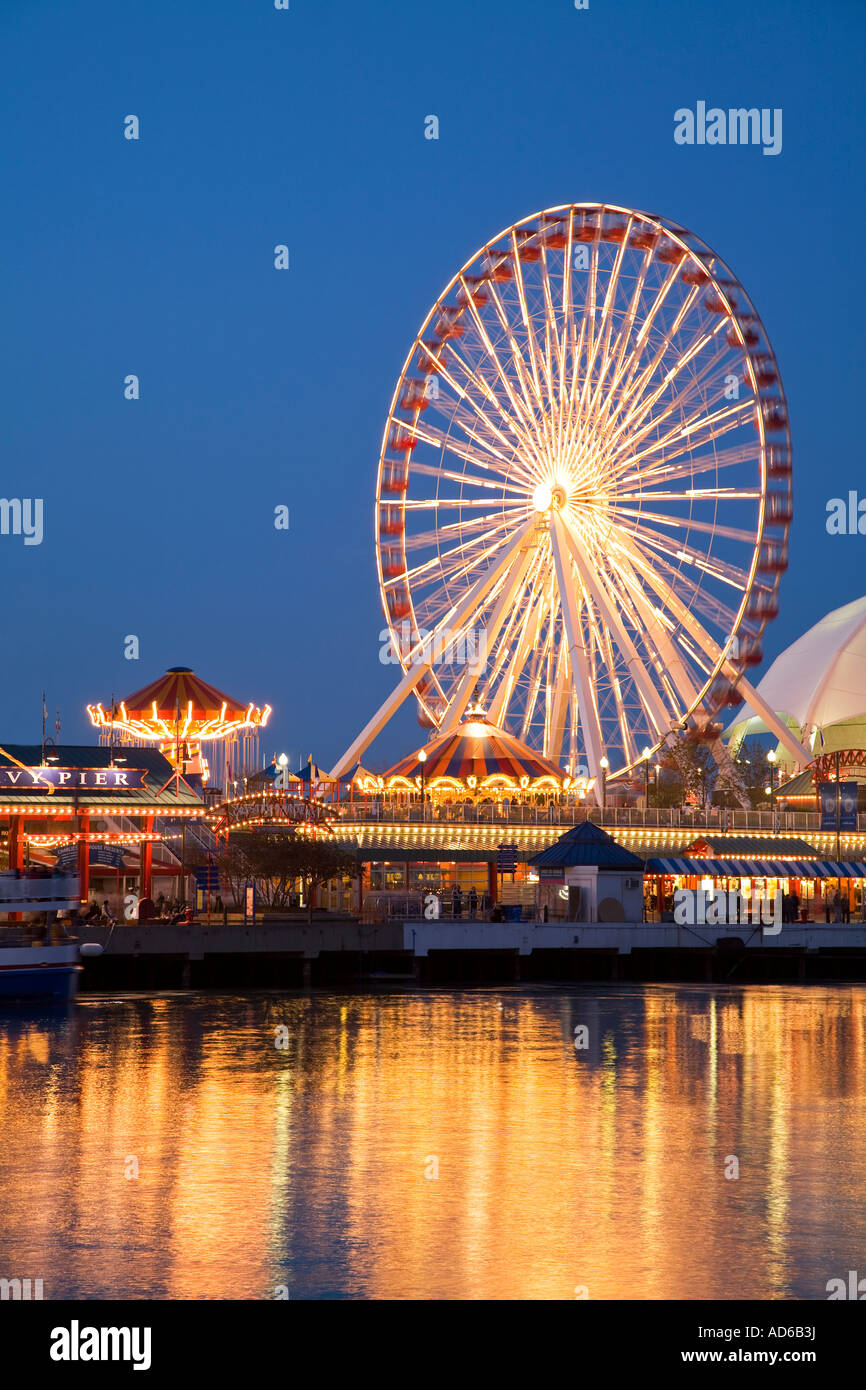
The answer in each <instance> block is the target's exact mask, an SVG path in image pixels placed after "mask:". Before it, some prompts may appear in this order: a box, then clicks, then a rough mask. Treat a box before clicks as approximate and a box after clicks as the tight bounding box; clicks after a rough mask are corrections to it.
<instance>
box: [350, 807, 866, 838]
mask: <svg viewBox="0 0 866 1390" xmlns="http://www.w3.org/2000/svg"><path fill="white" fill-rule="evenodd" d="M328 813H329V816H331V817H332V818H333V819H334V820H335V821H341V820H342V821H348V822H351V823H357V824H376V823H379V824H390V825H393V824H408V825H424V824H427V825H431V824H432V825H447V824H451V825H454V824H457V825H502V826H511V825H538V826H544V825H556V826H563V827H564V828H566V829H567V828H568V827H570V826H573V825H580V824H581V823H582V822H583V821H592V822H593V823H594V824H595V825H602V826H604V828H605V829H606V830H611V831H613V830H615V829H652V830H694V831H695V832H697V831H700V830H705V831H707V833H708V834H715V835H719V834H723V833H725V832H729V833H732V832H736V831H763V832H765V833H766V834H770V835H772V834H776V833H778V832H783V831H784V832H787V833H789V834H790V833H791V832H792V831H799V832H801V833H806V832H809V833H811V834H816V833H817V832H819V831H820V829H821V819H820V816H819V815H818V813H817V811H776V812H775V813H774V812H772V811H742V810H724V809H722V808H721V807H717V806H714V807H711V808H709V809H702V808H701V807H679V806H668V807H664V806H663V807H649V808H648V809H644V808H643V807H619V806H609V807H607V808H606V809H605V810H602V809H601V808H600V807H596V806H593V807H587V806H555V805H551V806H511V807H510V808H508V809H507V810H505V809H503V808H500V807H498V806H495V805H473V804H471V803H467V804H464V805H455V806H426V807H423V808H422V807H421V806H406V805H400V804H397V803H388V802H379V803H376V804H363V805H359V804H357V803H356V804H355V805H354V806H349V805H348V804H341V805H339V806H333V807H328ZM857 829H858V831H866V814H863V813H861V814H860V815H859V816H858V824H857ZM824 833H825V834H826V833H827V832H826V831H825V832H824ZM844 833H853V832H843V834H844Z"/></svg>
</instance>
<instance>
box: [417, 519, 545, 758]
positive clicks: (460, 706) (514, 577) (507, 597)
mask: <svg viewBox="0 0 866 1390" xmlns="http://www.w3.org/2000/svg"><path fill="white" fill-rule="evenodd" d="M532 558H533V551H532V549H531V548H530V547H528V546H527V547H526V548H525V549H524V550H523V552H522V554H520V555H519V556H518V558H517V561H516V563H515V564H514V565H513V566H512V567H511V569H509V571H508V572H507V574H505V575H504V576H503V580H502V584H501V586H500V588H499V591H498V596H497V597H496V601H495V603H494V605H493V609H492V612H491V613H490V616H489V618H488V619H487V621H486V624H485V627H484V632H485V651H487V650H489V649H490V648H491V647H492V646H493V645H494V644H495V643H496V640H497V638H498V637H499V633H500V631H501V629H502V625H503V623H504V622H505V619H506V618H507V617H508V615H509V613H510V611H511V608H512V606H513V604H514V601H515V598H516V596H517V595H518V594H519V592H520V589H521V588H522V585H523V581H524V579H525V577H526V572H527V570H528V568H529V566H530V563H531V561H532ZM479 674H480V673H479V671H478V670H477V668H475V667H472V666H468V665H467V667H466V669H465V671H464V672H463V675H462V676H461V677H460V679H459V680H458V682H457V685H456V688H455V690H454V693H453V694H452V696H451V699H450V702H449V707H448V713H447V714H446V716H445V719H444V720H443V721H442V724H441V725H440V732H441V733H450V732H451V730H452V729H453V728H454V726H455V725H456V724H458V723H459V722H460V720H461V719H462V717H463V714H464V711H465V709H466V706H467V704H468V702H469V697H470V695H471V693H472V691H473V689H474V687H475V686H476V685H477V683H478V678H479Z"/></svg>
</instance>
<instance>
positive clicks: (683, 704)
mask: <svg viewBox="0 0 866 1390" xmlns="http://www.w3.org/2000/svg"><path fill="white" fill-rule="evenodd" d="M610 574H611V582H612V584H613V585H614V587H615V588H616V590H617V592H618V593H619V595H620V598H621V601H622V603H623V605H624V607H625V608H626V609H627V611H628V612H629V614H630V615H631V617H632V625H633V626H634V628H635V630H636V631H637V632H639V633H640V634H641V638H642V642H643V645H644V647H645V649H646V651H647V654H648V660H649V662H650V664H651V665H652V666H653V667H654V668H655V669H656V670H657V671H658V673H659V679H660V681H661V682H662V684H663V685H664V686H665V689H666V690H667V694H668V700H669V703H670V706H671V709H672V710H673V712H674V718H675V720H676V722H677V723H680V722H681V721H682V720H683V718H684V717H685V714H686V711H688V710H689V709H690V708H691V707H692V706H693V705H694V703H695V701H696V700H697V698H698V692H697V689H696V687H695V685H694V683H693V681H692V678H691V676H690V674H689V672H688V670H687V668H686V666H685V663H684V661H683V657H682V654H681V652H680V651H679V650H678V649H677V648H676V647H675V646H674V644H673V641H672V640H671V637H670V633H669V631H668V628H667V625H666V623H667V622H671V619H670V618H668V617H667V615H666V614H664V613H663V612H662V611H661V610H660V609H659V608H658V606H657V604H656V603H655V601H654V600H653V599H652V598H651V597H650V595H649V593H648V591H647V588H646V587H645V586H644V584H643V583H641V580H640V579H639V578H638V575H637V573H636V571H635V569H634V567H633V565H632V564H631V563H630V557H629V554H628V551H627V550H626V549H625V548H624V547H623V548H621V549H619V550H618V552H617V554H616V566H615V568H613V569H612V570H611V572H610Z"/></svg>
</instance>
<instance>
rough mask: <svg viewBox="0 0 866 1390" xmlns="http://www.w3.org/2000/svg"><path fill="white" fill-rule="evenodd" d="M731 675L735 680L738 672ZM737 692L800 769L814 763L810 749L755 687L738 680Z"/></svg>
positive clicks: (740, 679) (745, 681)
mask: <svg viewBox="0 0 866 1390" xmlns="http://www.w3.org/2000/svg"><path fill="white" fill-rule="evenodd" d="M729 674H730V675H731V677H732V679H733V677H734V676H735V674H736V672H735V671H734V670H733V669H732V670H730V671H729ZM737 691H738V693H739V694H740V695H742V697H743V699H744V700H745V702H746V704H747V705H748V706H749V709H751V710H752V711H753V712H754V713H755V714H757V715H759V716H760V718H761V719H763V721H764V723H765V724H766V726H767V728H768V729H769V730H770V733H771V734H775V735H776V738H777V739H778V740H779V742H780V743H781V745H782V747H783V748H786V749H787V750H788V752H789V753H790V754H791V757H792V758H793V759H794V762H795V763H797V764H798V765H799V766H800V768H804V767H808V766H809V764H810V763H811V762H813V761H814V754H812V753H810V751H809V749H808V748H806V747H804V745H803V744H802V743H800V741H799V740H798V739H797V738H795V737H794V735H793V734H792V733H791V730H790V729H789V728H788V726H787V724H786V723H785V721H784V719H780V718H779V716H778V714H776V711H775V710H774V709H772V708H771V707H770V705H768V704H767V702H766V700H765V699H764V697H763V696H762V695H759V694H758V692H757V690H756V689H755V688H754V686H752V685H750V684H749V682H748V681H747V680H745V679H744V678H743V677H740V678H739V680H737Z"/></svg>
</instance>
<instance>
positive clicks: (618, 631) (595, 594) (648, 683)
mask: <svg viewBox="0 0 866 1390" xmlns="http://www.w3.org/2000/svg"><path fill="white" fill-rule="evenodd" d="M557 522H558V523H559V524H560V525H561V527H562V537H563V538H564V541H565V544H566V545H567V546H568V548H569V550H570V551H571V554H572V556H573V557H574V562H575V564H576V566H577V570H578V573H579V575H580V578H581V583H582V584H583V586H584V588H585V589H587V590H588V591H589V594H590V595H591V597H592V601H593V603H594V604H595V606H596V608H597V609H598V611H599V613H600V615H601V618H602V621H603V623H604V625H605V627H606V629H607V631H608V632H609V633H610V635H611V636H612V638H613V640H614V642H615V643H616V645H617V647H618V648H619V650H620V652H621V654H622V657H623V660H624V661H625V664H626V666H627V668H628V672H629V676H630V677H631V679H632V680H633V681H634V683H635V686H636V687H637V689H638V691H639V693H640V695H641V697H642V699H643V702H644V706H645V708H646V710H647V713H648V714H649V717H650V718H651V720H652V721H653V723H654V724H655V727H656V729H657V730H661V729H663V728H666V727H667V724H668V722H669V719H670V715H669V712H668V710H667V708H666V707H665V705H664V703H663V701H662V699H661V697H660V696H659V694H658V691H657V689H656V687H655V685H654V683H653V681H652V680H651V678H650V677H649V675H648V674H647V670H646V668H645V666H644V663H643V661H642V660H641V658H640V656H639V655H638V651H637V648H636V646H635V644H634V642H633V641H632V639H631V637H630V636H629V634H628V632H627V631H626V628H625V626H624V624H623V623H622V620H621V618H620V615H619V613H618V612H617V609H616V604H615V603H614V602H613V601H612V599H611V595H610V594H609V593H608V592H607V591H606V589H605V587H604V570H603V569H601V568H598V567H596V566H594V565H593V564H592V562H591V560H590V557H589V555H588V554H587V551H586V549H585V548H584V545H583V542H582V541H581V539H580V537H579V536H578V534H577V532H576V530H575V528H574V527H573V526H569V525H568V523H567V522H565V521H562V522H559V518H557Z"/></svg>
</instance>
